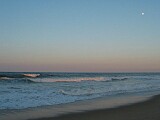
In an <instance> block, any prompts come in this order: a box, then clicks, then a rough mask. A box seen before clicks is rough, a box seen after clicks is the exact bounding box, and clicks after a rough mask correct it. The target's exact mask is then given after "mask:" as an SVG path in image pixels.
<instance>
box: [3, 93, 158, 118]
mask: <svg viewBox="0 0 160 120" xmlns="http://www.w3.org/2000/svg"><path fill="white" fill-rule="evenodd" d="M0 120H160V95H156V96H153V97H151V96H148V95H146V96H141V95H138V96H137V95H136V96H132V95H131V96H125V97H121V96H117V97H114V98H110V99H108V98H99V99H93V100H87V101H78V102H74V103H69V104H64V105H54V106H45V107H37V108H29V109H25V110H12V111H10V110H9V111H7V110H6V112H1V111H0Z"/></svg>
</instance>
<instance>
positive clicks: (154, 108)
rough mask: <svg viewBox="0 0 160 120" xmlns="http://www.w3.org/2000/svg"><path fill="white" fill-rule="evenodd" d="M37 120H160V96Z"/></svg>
mask: <svg viewBox="0 0 160 120" xmlns="http://www.w3.org/2000/svg"><path fill="white" fill-rule="evenodd" d="M36 120H160V95H157V96H155V97H153V98H151V99H150V100H147V101H144V102H140V103H134V104H131V105H126V106H121V107H118V108H110V109H101V110H91V111H87V112H82V113H70V114H66V115H61V116H58V117H50V118H41V119H36Z"/></svg>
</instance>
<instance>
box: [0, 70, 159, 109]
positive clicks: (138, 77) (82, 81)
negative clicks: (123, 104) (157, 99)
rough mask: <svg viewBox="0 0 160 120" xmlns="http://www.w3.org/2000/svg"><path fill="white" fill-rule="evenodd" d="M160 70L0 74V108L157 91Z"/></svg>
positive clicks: (20, 107)
mask: <svg viewBox="0 0 160 120" xmlns="http://www.w3.org/2000/svg"><path fill="white" fill-rule="evenodd" d="M159 90H160V73H52V72H38V73H35V72H34V73H32V72H30V73H22V72H18V73H11V72H9V73H8V72H1V73H0V109H1V110H4V109H24V108H30V107H38V106H46V105H55V104H63V103H70V102H75V101H78V100H87V99H93V98H98V97H103V96H105V97H110V96H117V95H126V94H143V93H149V92H154V91H155V92H159Z"/></svg>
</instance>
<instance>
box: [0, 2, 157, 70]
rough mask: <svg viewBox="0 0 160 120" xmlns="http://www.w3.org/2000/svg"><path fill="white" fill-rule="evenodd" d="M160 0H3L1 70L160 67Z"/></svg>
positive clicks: (0, 24)
mask: <svg viewBox="0 0 160 120" xmlns="http://www.w3.org/2000/svg"><path fill="white" fill-rule="evenodd" d="M159 6H160V0H0V71H1V72H2V71H8V72H26V71H28V72H31V71H33V72H36V71H42V72H160V22H159V21H160V7H159Z"/></svg>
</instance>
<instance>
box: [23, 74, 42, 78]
mask: <svg viewBox="0 0 160 120" xmlns="http://www.w3.org/2000/svg"><path fill="white" fill-rule="evenodd" d="M23 76H26V77H32V78H35V77H38V76H40V74H23Z"/></svg>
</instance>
